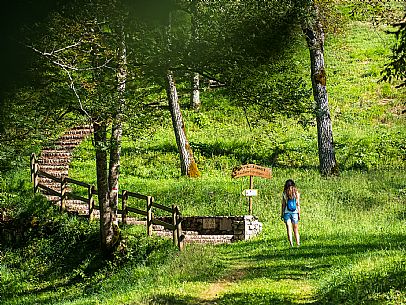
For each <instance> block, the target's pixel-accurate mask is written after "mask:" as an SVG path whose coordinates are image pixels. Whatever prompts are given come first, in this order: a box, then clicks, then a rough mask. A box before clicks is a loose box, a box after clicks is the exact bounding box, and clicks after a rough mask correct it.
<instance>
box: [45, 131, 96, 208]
mask: <svg viewBox="0 0 406 305" xmlns="http://www.w3.org/2000/svg"><path fill="white" fill-rule="evenodd" d="M92 132H93V130H92V128H91V126H88V125H85V126H79V127H75V128H72V129H70V130H68V131H67V132H65V133H64V134H63V135H62V136H61V137H59V138H58V140H57V141H56V142H55V143H53V145H50V146H49V147H46V148H45V149H43V150H42V151H41V154H40V156H39V158H38V165H39V168H40V170H41V171H44V172H46V173H48V174H50V175H53V176H55V177H57V178H62V177H68V172H69V163H70V162H71V159H72V152H73V150H74V148H75V147H76V146H78V145H79V144H80V143H81V142H82V141H83V140H84V139H85V138H86V137H88V136H89V135H90V134H91V133H92ZM38 182H39V183H40V184H43V185H45V186H46V187H48V188H50V189H52V190H54V191H57V192H60V191H61V190H60V187H61V184H60V183H57V182H55V181H53V180H51V179H49V178H44V177H40V178H39V181H38ZM67 191H69V189H68V190H67ZM44 194H45V196H46V197H47V199H48V200H49V201H51V202H53V203H55V204H57V205H59V204H60V198H59V197H57V196H53V195H50V194H48V193H46V192H44ZM66 208H67V210H68V211H72V212H77V213H79V214H84V213H86V212H87V206H86V205H85V204H83V202H81V201H77V200H71V199H68V200H66Z"/></svg>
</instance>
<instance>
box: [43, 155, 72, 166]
mask: <svg viewBox="0 0 406 305" xmlns="http://www.w3.org/2000/svg"><path fill="white" fill-rule="evenodd" d="M69 162H70V158H43V157H41V158H40V159H39V160H38V164H39V165H40V166H44V165H52V166H54V165H55V166H58V165H65V166H69Z"/></svg>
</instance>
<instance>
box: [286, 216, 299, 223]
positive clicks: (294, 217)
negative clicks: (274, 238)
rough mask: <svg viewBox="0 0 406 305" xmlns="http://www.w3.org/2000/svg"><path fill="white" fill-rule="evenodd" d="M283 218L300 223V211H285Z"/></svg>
mask: <svg viewBox="0 0 406 305" xmlns="http://www.w3.org/2000/svg"><path fill="white" fill-rule="evenodd" d="M283 220H284V222H288V221H289V220H290V221H291V222H292V223H293V224H298V223H299V213H284V214H283Z"/></svg>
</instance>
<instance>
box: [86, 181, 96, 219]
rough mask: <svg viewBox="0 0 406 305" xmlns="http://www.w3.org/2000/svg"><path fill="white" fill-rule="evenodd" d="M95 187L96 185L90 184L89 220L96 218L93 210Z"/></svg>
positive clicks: (88, 191) (88, 192)
mask: <svg viewBox="0 0 406 305" xmlns="http://www.w3.org/2000/svg"><path fill="white" fill-rule="evenodd" d="M94 190H95V187H94V185H89V186H88V188H87V198H88V205H89V221H92V220H93V218H94V215H93V210H94V197H93V193H94Z"/></svg>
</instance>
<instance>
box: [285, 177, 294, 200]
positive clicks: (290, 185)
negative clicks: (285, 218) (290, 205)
mask: <svg viewBox="0 0 406 305" xmlns="http://www.w3.org/2000/svg"><path fill="white" fill-rule="evenodd" d="M283 191H284V193H285V194H286V197H288V199H292V198H296V197H297V188H296V184H295V181H293V180H292V179H288V180H286V182H285V187H284V188H283Z"/></svg>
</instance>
